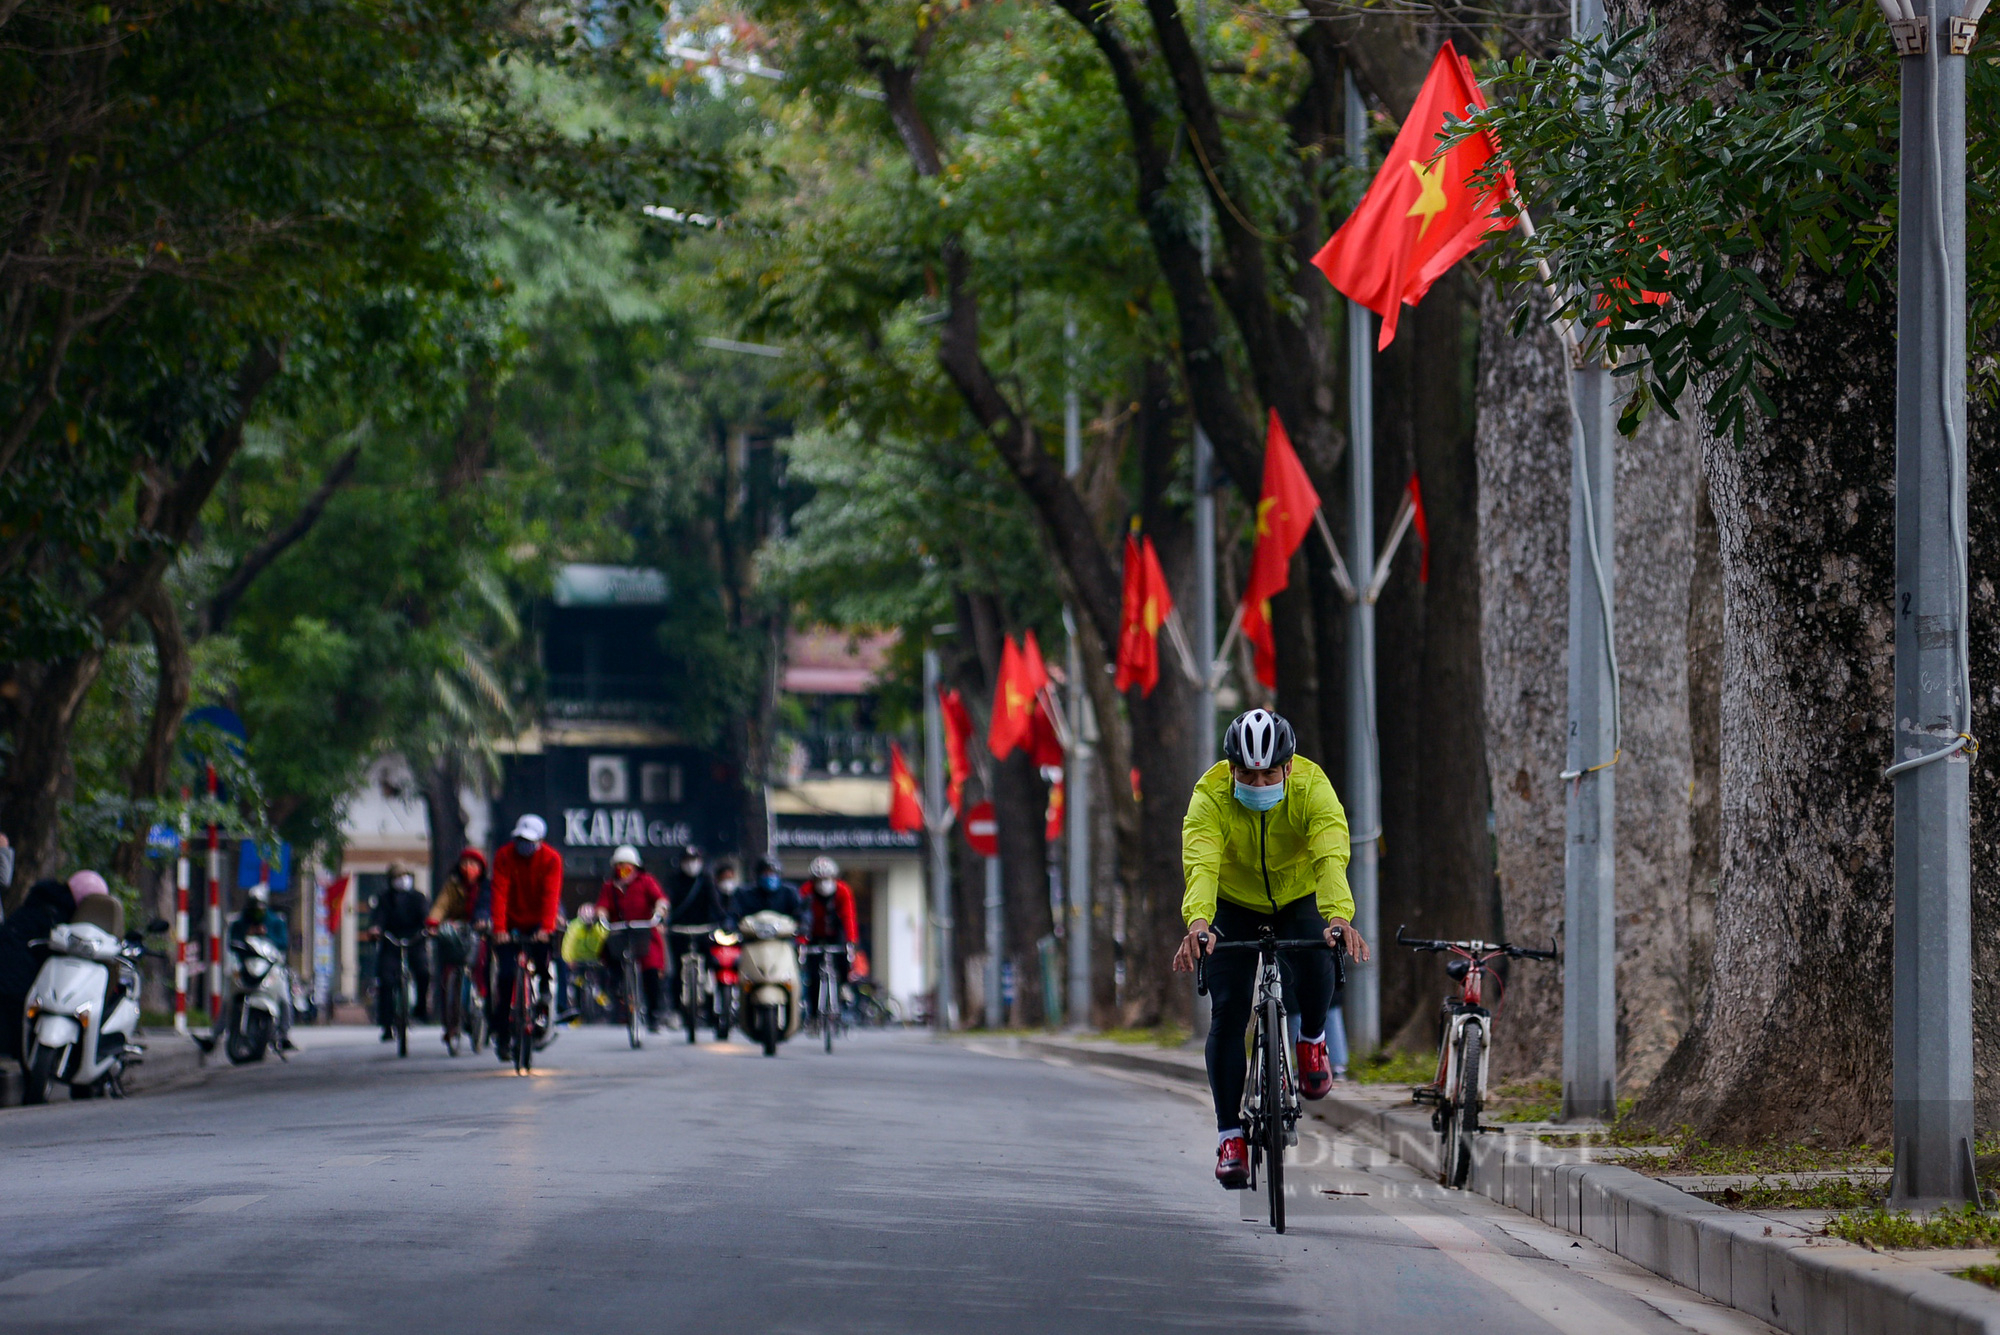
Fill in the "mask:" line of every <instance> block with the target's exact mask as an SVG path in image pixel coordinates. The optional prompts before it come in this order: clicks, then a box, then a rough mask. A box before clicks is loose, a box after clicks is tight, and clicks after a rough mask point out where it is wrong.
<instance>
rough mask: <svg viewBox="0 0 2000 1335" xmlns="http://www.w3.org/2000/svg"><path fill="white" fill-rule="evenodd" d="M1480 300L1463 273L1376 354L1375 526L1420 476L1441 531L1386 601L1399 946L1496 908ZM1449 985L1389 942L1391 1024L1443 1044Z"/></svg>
mask: <svg viewBox="0 0 2000 1335" xmlns="http://www.w3.org/2000/svg"><path fill="white" fill-rule="evenodd" d="M1472 310H1473V307H1472V294H1471V293H1470V292H1469V291H1468V289H1467V287H1466V285H1465V284H1464V282H1463V281H1462V280H1461V279H1460V278H1458V277H1457V276H1456V275H1448V276H1447V277H1445V278H1444V279H1442V280H1441V281H1439V282H1438V284H1437V285H1436V286H1435V287H1433V288H1432V289H1431V291H1430V293H1429V295H1427V296H1426V297H1425V298H1424V300H1423V302H1422V304H1420V305H1419V306H1417V307H1416V308H1415V309H1414V310H1411V311H1408V312H1406V314H1405V316H1404V319H1403V325H1402V329H1401V331H1400V333H1399V334H1398V337H1397V339H1396V341H1395V342H1394V343H1393V344H1391V345H1390V346H1389V348H1388V349H1387V350H1386V351H1384V352H1383V353H1382V354H1380V355H1379V356H1378V357H1377V358H1376V362H1375V469H1374V475H1375V532H1376V534H1377V535H1378V541H1381V542H1386V541H1387V540H1388V536H1389V526H1390V522H1391V521H1392V520H1393V519H1394V517H1395V514H1396V510H1397V507H1398V506H1399V505H1400V504H1401V503H1402V499H1403V495H1404V492H1405V489H1406V488H1407V487H1408V485H1409V482H1410V478H1411V476H1412V475H1413V474H1414V475H1415V476H1417V477H1418V478H1419V479H1420V482H1419V485H1420V487H1421V490H1422V493H1423V497H1424V506H1425V511H1426V513H1427V515H1428V521H1429V529H1430V551H1429V553H1428V555H1429V564H1430V579H1429V581H1428V582H1427V583H1426V582H1424V581H1423V580H1422V578H1421V575H1422V571H1423V567H1424V560H1425V552H1424V549H1423V546H1422V544H1421V543H1420V542H1419V540H1418V537H1417V534H1416V532H1415V531H1414V529H1412V531H1411V532H1410V534H1409V535H1408V536H1407V537H1406V538H1405V539H1404V542H1403V546H1402V548H1401V549H1400V550H1399V551H1398V553H1397V556H1396V561H1395V565H1394V566H1393V567H1392V569H1393V571H1394V573H1393V574H1392V575H1391V576H1390V578H1389V582H1388V583H1387V584H1386V585H1385V586H1384V587H1383V592H1382V597H1381V600H1380V602H1379V603H1378V604H1377V608H1376V651H1375V660H1376V718H1377V723H1376V735H1377V738H1378V742H1379V745H1380V748H1381V775H1382V829H1383V842H1382V848H1381V863H1380V867H1381V871H1380V873H1379V876H1380V887H1381V890H1380V896H1381V898H1380V911H1379V914H1378V919H1377V921H1378V922H1379V924H1380V929H1381V932H1382V934H1384V935H1385V936H1387V937H1389V938H1390V939H1391V940H1392V941H1393V938H1394V936H1395V931H1396V928H1397V926H1398V925H1400V924H1408V926H1409V928H1410V931H1411V933H1412V934H1414V935H1419V936H1432V937H1450V938H1462V937H1467V936H1482V937H1483V936H1486V935H1488V934H1490V933H1491V932H1492V930H1493V925H1494V922H1495V919H1496V917H1497V905H1496V903H1495V898H1494V888H1493V853H1492V843H1491V840H1490V839H1489V837H1488V835H1487V833H1486V813H1487V810H1488V808H1489V805H1490V802H1489V799H1488V797H1487V778H1486V759H1485V756H1486V739H1485V725H1484V712H1485V710H1484V701H1483V699H1482V686H1481V677H1480V662H1479V627H1480V621H1479V607H1480V588H1481V583H1482V573H1481V571H1480V563H1479V551H1480V529H1481V516H1480V514H1479V487H1478V478H1477V472H1476V463H1475V452H1474V435H1473V425H1474V415H1473V412H1472V404H1471V403H1470V402H1469V401H1468V400H1469V397H1470V396H1469V394H1468V393H1467V389H1468V387H1467V386H1465V385H1464V383H1463V381H1462V378H1461V376H1462V371H1461V368H1462V367H1464V366H1465V365H1466V364H1467V362H1468V360H1469V359H1470V358H1471V357H1472V356H1473V353H1474V349H1473V348H1472V347H1470V346H1468V344H1470V342H1471V340H1472V332H1471V330H1470V329H1469V328H1468V321H1469V316H1470V315H1471V313H1472ZM1357 578H1360V579H1363V580H1365V579H1366V576H1365V575H1358V576H1357ZM1343 675H1344V674H1343ZM1357 833H1359V832H1357ZM1442 987H1443V974H1442V973H1441V972H1440V971H1439V970H1438V968H1437V963H1436V961H1435V960H1434V959H1433V958H1432V957H1430V956H1428V955H1425V956H1416V955H1412V954H1411V952H1409V951H1406V950H1399V949H1397V948H1395V946H1394V945H1393V944H1392V945H1390V946H1389V948H1388V949H1386V950H1384V951H1382V1012H1381V1013H1382V1025H1383V1030H1384V1033H1385V1034H1393V1033H1395V1032H1396V1031H1397V1030H1398V1029H1400V1028H1402V1027H1403V1026H1404V1024H1405V1023H1406V1022H1408V1021H1411V1020H1413V1019H1414V1020H1415V1021H1416V1023H1417V1024H1418V1025H1419V1027H1421V1028H1423V1031H1424V1034H1425V1037H1426V1039H1427V1040H1428V1038H1429V1029H1428V1025H1429V1023H1430V1019H1431V1017H1432V1016H1433V1015H1434V1014H1435V1012H1436V1010H1437V999H1438V995H1439V992H1440V989H1441V988H1442Z"/></svg>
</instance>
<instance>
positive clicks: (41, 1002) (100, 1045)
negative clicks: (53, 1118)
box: [21, 922, 146, 1103]
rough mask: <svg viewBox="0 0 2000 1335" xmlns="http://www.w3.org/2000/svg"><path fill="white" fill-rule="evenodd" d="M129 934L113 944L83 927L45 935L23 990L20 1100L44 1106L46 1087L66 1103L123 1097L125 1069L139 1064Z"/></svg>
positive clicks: (134, 950)
mask: <svg viewBox="0 0 2000 1335" xmlns="http://www.w3.org/2000/svg"><path fill="white" fill-rule="evenodd" d="M142 939H143V938H141V937H140V935H139V934H138V933H137V932H134V933H131V934H130V935H129V936H127V937H126V938H125V940H123V941H120V940H119V939H118V938H117V937H115V936H113V935H112V934H111V933H109V932H107V931H105V930H104V929H103V928H102V927H98V926H95V925H93V924H90V923H75V922H73V923H64V924H62V925H60V926H58V927H57V928H56V929H55V930H54V931H52V932H50V933H49V937H48V949H49V957H48V958H47V959H46V960H44V961H43V962H42V968H41V972H40V973H38V974H36V975H35V983H34V986H33V987H31V988H29V989H28V999H27V1005H26V1009H25V1012H24V1016H23V1020H22V1025H21V1053H22V1056H23V1057H24V1058H25V1060H24V1062H23V1065H24V1067H25V1068H26V1071H25V1077H26V1078H25V1080H24V1082H23V1089H22V1101H23V1102H25V1103H47V1102H48V1099H49V1086H51V1085H53V1084H57V1083H61V1084H65V1085H68V1086H69V1096H70V1097H71V1098H73V1099H89V1098H96V1097H98V1096H99V1095H109V1096H110V1097H112V1098H123V1097H124V1096H125V1086H124V1079H125V1068H126V1067H127V1066H129V1065H132V1064H134V1063H137V1062H142V1061H144V1060H145V1059H146V1049H145V1047H144V1046H143V1045H142V1044H139V1043H136V1042H134V1041H133V1035H135V1034H136V1033H138V1031H139V969H138V961H139V957H140V956H141V955H142V954H144V953H145V952H144V950H143V949H142V947H141V945H140V942H141V940H142Z"/></svg>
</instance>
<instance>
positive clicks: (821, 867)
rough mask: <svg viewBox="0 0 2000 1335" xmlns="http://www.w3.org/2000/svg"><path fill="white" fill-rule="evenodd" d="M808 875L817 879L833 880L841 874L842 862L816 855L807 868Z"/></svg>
mask: <svg viewBox="0 0 2000 1335" xmlns="http://www.w3.org/2000/svg"><path fill="white" fill-rule="evenodd" d="M806 875H807V876H809V877H811V878H812V879H813V880H815V881H831V880H833V879H835V878H836V877H838V876H839V875H840V864H839V863H838V862H835V861H834V860H833V859H832V858H829V857H825V856H821V857H816V858H814V859H813V860H812V865H811V866H810V867H807V868H806Z"/></svg>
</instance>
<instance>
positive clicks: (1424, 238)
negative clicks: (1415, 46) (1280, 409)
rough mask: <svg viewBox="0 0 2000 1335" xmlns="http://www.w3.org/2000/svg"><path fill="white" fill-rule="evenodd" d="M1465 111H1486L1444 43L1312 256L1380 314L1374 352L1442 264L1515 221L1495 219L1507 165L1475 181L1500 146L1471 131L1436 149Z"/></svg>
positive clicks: (1509, 181)
mask: <svg viewBox="0 0 2000 1335" xmlns="http://www.w3.org/2000/svg"><path fill="white" fill-rule="evenodd" d="M1468 109H1477V110H1481V111H1484V110H1485V109H1486V98H1485V96H1484V95H1483V94H1482V93H1481V92H1480V91H1479V83H1478V81H1477V80H1475V79H1474V78H1473V77H1472V66H1471V65H1470V64H1468V63H1466V60H1465V58H1464V57H1463V56H1461V55H1459V54H1458V52H1457V50H1456V49H1454V48H1453V46H1452V44H1451V43H1450V42H1446V43H1445V44H1444V45H1443V46H1441V47H1439V48H1438V53H1437V59H1435V60H1433V61H1432V62H1431V72H1430V74H1429V75H1428V76H1426V78H1425V79H1424V86H1423V88H1422V90H1420V91H1419V92H1418V93H1417V101H1416V105H1414V106H1412V107H1411V108H1410V114H1409V115H1408V116H1406V117H1404V119H1403V129H1402V132H1401V133H1399V134H1398V135H1397V136H1396V142H1395V144H1394V146H1393V147H1391V148H1390V149H1389V156H1388V158H1387V160H1385V161H1384V162H1383V163H1382V169H1381V170H1380V171H1378V172H1377V173H1376V174H1375V180H1374V183H1373V184H1371V185H1370V186H1369V187H1368V193H1367V194H1366V195H1364V196H1363V197H1362V200H1361V203H1360V204H1359V205H1358V206H1356V208H1355V210H1354V212H1353V213H1352V214H1350V215H1349V216H1348V219H1347V221H1346V222H1344V223H1342V224H1341V225H1340V230H1339V231H1337V232H1335V233H1334V234H1333V239H1332V240H1330V241H1328V242H1327V243H1326V245H1325V247H1324V248H1323V249H1322V250H1321V251H1320V252H1319V254H1317V255H1315V256H1313V263H1314V264H1315V265H1316V266H1318V268H1319V270H1320V272H1322V273H1324V274H1325V275H1326V277H1327V281H1328V282H1330V283H1332V284H1333V285H1334V286H1335V287H1336V288H1339V289H1340V291H1341V292H1343V293H1345V294H1346V295H1347V296H1349V297H1352V298H1353V299H1354V300H1355V301H1358V302H1360V303H1361V304H1362V305H1363V306H1366V307H1367V308H1368V309H1369V310H1371V311H1374V312H1375V313H1376V314H1377V315H1379V316H1381V317H1382V334H1381V337H1380V338H1379V339H1378V340H1377V341H1376V347H1378V348H1386V347H1388V346H1389V344H1390V343H1391V342H1392V341H1394V339H1395V337H1396V320H1397V317H1398V316H1400V315H1401V313H1402V309H1403V306H1404V304H1405V303H1407V304H1409V305H1411V306H1414V305H1416V304H1417V303H1418V302H1419V301H1422V300H1423V297H1424V293H1426V292H1428V291H1430V289H1431V284H1432V283H1435V282H1436V281H1437V280H1438V279H1439V278H1440V277H1442V276H1443V274H1444V271H1445V270H1446V269H1449V268H1450V267H1451V266H1452V265H1454V264H1456V263H1458V262H1459V261H1460V260H1462V259H1464V258H1465V257H1466V256H1467V255H1468V254H1470V253H1471V252H1472V251H1473V250H1474V249H1475V248H1477V247H1478V245H1479V243H1480V242H1482V241H1484V240H1485V239H1486V238H1487V237H1489V236H1491V235H1493V234H1494V233H1496V232H1503V231H1505V230H1507V229H1508V228H1509V227H1512V226H1513V225H1514V221H1513V219H1511V218H1497V217H1495V216H1494V213H1495V210H1496V206H1497V205H1498V204H1499V202H1500V201H1501V200H1503V199H1505V198H1507V197H1508V196H1510V195H1511V194H1513V191H1514V174H1513V173H1512V172H1511V171H1509V172H1507V173H1506V174H1505V175H1504V176H1502V178H1501V184H1500V185H1499V187H1498V188H1497V189H1491V190H1489V189H1482V188H1481V187H1479V186H1476V185H1473V184H1471V178H1472V176H1473V174H1474V173H1475V172H1477V171H1478V170H1479V169H1480V168H1481V167H1483V166H1485V165H1486V163H1487V161H1488V160H1489V159H1491V158H1493V157H1495V156H1496V155H1497V154H1498V153H1499V151H1500V149H1499V146H1498V145H1497V144H1495V143H1494V142H1493V138H1492V136H1490V135H1487V134H1484V133H1481V134H1477V135H1474V136H1472V137H1471V138H1469V139H1465V140H1462V141H1460V142H1459V143H1458V144H1456V145H1454V146H1453V147H1452V148H1451V149H1450V150H1449V151H1447V152H1445V153H1443V154H1442V155H1440V154H1439V153H1438V151H1437V148H1438V142H1437V141H1438V136H1439V135H1440V134H1441V133H1443V131H1444V128H1445V118H1446V117H1454V118H1458V119H1463V118H1464V117H1465V115H1466V113H1467V111H1468Z"/></svg>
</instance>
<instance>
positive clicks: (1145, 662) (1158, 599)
mask: <svg viewBox="0 0 2000 1335" xmlns="http://www.w3.org/2000/svg"><path fill="white" fill-rule="evenodd" d="M1173 610H1174V596H1173V593H1172V592H1171V591H1170V590H1169V589H1168V588H1167V576H1166V572H1165V571H1163V570H1161V569H1160V554H1159V553H1158V552H1157V551H1155V550H1154V549H1153V540H1152V539H1151V538H1146V539H1144V540H1143V541H1141V540H1140V539H1139V538H1138V537H1136V536H1128V537H1127V538H1126V539H1125V599H1124V608H1123V612H1122V615H1121V618H1120V621H1121V628H1120V631H1119V636H1118V677H1117V680H1116V681H1115V682H1114V683H1113V684H1114V686H1115V687H1116V688H1117V689H1118V690H1121V691H1124V690H1129V689H1131V688H1132V687H1134V686H1137V687H1138V688H1139V690H1140V693H1141V694H1144V695H1151V694H1152V693H1153V688H1154V687H1155V686H1158V685H1159V684H1160V627H1161V626H1163V625H1165V624H1166V621H1167V616H1168V615H1169V614H1170V613H1171V612H1172V611H1173Z"/></svg>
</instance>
